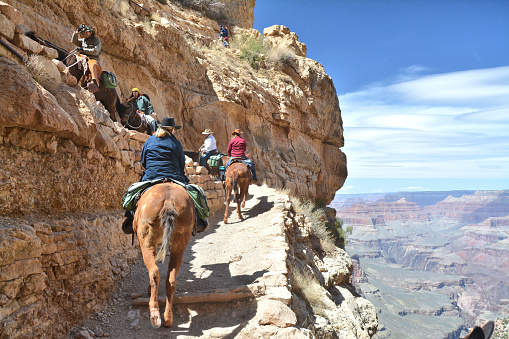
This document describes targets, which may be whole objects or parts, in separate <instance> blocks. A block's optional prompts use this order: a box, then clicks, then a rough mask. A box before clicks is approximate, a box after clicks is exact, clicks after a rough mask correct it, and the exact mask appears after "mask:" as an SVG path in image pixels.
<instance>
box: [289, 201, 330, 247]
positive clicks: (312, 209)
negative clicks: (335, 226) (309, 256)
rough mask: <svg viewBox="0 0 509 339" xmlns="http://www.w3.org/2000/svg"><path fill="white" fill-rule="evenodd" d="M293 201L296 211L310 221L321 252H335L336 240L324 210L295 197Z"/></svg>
mask: <svg viewBox="0 0 509 339" xmlns="http://www.w3.org/2000/svg"><path fill="white" fill-rule="evenodd" d="M291 200H292V203H293V206H294V209H295V211H296V212H297V213H299V214H302V215H304V216H306V217H308V218H309V219H310V221H311V230H312V235H314V236H315V237H316V238H318V240H319V241H320V247H321V248H320V250H323V251H325V252H326V253H331V252H334V250H335V248H336V245H335V240H334V238H333V237H332V235H331V234H330V232H329V230H328V229H327V225H326V220H327V219H326V217H325V213H324V212H323V210H321V209H319V208H316V206H315V204H313V203H312V202H311V201H306V202H301V201H300V200H299V199H297V198H293V197H292V199H291Z"/></svg>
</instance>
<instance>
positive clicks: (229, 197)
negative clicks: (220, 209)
mask: <svg viewBox="0 0 509 339" xmlns="http://www.w3.org/2000/svg"><path fill="white" fill-rule="evenodd" d="M231 195H232V188H231V183H229V184H228V183H227V184H226V194H225V199H226V202H225V205H226V206H225V208H224V220H223V222H224V223H225V224H227V223H228V212H229V211H228V209H229V208H230V199H231Z"/></svg>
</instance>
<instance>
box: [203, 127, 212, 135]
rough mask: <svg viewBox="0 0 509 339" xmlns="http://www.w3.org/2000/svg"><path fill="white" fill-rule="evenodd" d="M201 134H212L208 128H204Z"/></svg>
mask: <svg viewBox="0 0 509 339" xmlns="http://www.w3.org/2000/svg"><path fill="white" fill-rule="evenodd" d="M201 134H212V131H211V130H210V129H208V128H205V131H203V132H201Z"/></svg>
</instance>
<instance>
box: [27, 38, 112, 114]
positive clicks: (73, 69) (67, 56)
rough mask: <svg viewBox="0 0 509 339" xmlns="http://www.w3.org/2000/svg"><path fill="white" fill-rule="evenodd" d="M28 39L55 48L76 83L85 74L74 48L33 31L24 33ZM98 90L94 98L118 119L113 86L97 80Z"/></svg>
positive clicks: (59, 58)
mask: <svg viewBox="0 0 509 339" xmlns="http://www.w3.org/2000/svg"><path fill="white" fill-rule="evenodd" d="M25 35H26V36H28V37H29V38H30V39H32V40H34V41H37V42H38V43H40V44H41V45H44V46H47V47H51V48H54V49H56V50H57V52H58V58H57V59H58V60H60V61H62V62H63V63H64V64H65V65H66V66H67V68H68V69H69V73H70V74H71V75H72V76H74V77H75V78H76V80H77V81H78V83H80V80H82V78H83V76H84V75H85V74H84V72H83V67H82V65H81V64H80V62H77V61H78V59H77V57H76V55H75V54H74V53H75V51H76V50H74V51H72V52H69V51H67V50H65V49H63V48H61V47H59V46H57V45H55V44H54V43H52V42H51V41H48V40H45V39H43V38H41V37H40V36H37V35H36V34H35V33H34V32H33V31H29V32H27V33H26V34H25ZM99 82H100V84H98V85H99V91H97V92H95V93H94V96H95V100H96V101H99V102H100V103H102V104H103V106H104V108H106V110H107V111H108V113H110V118H111V120H113V121H118V120H119V119H117V117H118V116H117V114H116V103H117V100H118V95H117V92H116V91H115V89H113V88H107V87H106V86H105V85H104V83H103V82H102V81H99Z"/></svg>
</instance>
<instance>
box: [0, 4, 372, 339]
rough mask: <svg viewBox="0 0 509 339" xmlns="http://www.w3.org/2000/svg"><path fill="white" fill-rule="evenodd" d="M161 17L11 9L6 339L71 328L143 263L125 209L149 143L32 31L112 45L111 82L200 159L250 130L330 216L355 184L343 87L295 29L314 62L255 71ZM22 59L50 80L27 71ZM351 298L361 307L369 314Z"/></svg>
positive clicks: (277, 167) (268, 178) (262, 156)
mask: <svg viewBox="0 0 509 339" xmlns="http://www.w3.org/2000/svg"><path fill="white" fill-rule="evenodd" d="M224 3H225V4H227V5H228V6H226V7H225V8H229V12H228V15H230V16H231V17H230V18H231V20H234V22H237V23H238V25H239V26H240V27H250V25H251V24H252V20H253V16H252V10H253V6H254V1H251V0H246V1H240V0H238V1H226V0H225V1H224ZM232 3H233V4H235V6H229V5H230V4H232ZM146 5H147V6H144V7H145V8H149V9H150V10H151V14H150V15H147V13H146V11H142V10H137V12H135V11H134V9H133V7H131V6H129V5H128V3H127V2H126V1H120V0H104V1H98V0H92V1H85V0H82V1H72V2H69V1H61V0H44V1H32V0H19V1H16V0H6V2H1V1H0V12H1V13H2V14H0V34H1V36H2V41H3V42H5V43H6V45H7V47H5V46H4V45H1V46H0V75H1V77H2V80H3V82H2V91H1V92H0V102H1V103H2V104H3V105H2V106H3V107H4V108H5V109H4V110H2V111H1V112H0V157H1V159H2V167H1V168H0V216H2V220H1V221H0V223H1V230H2V232H1V234H0V242H1V243H2V245H3V246H2V261H1V262H0V307H1V308H0V310H1V324H0V331H1V333H2V336H7V337H23V336H26V335H27V334H28V332H27V331H30V334H31V335H39V334H41V335H42V334H43V333H47V331H48V329H50V328H51V329H53V330H54V333H60V332H62V331H64V330H66V329H67V327H68V326H70V324H72V323H75V322H76V321H78V319H79V318H80V316H82V315H84V314H86V313H89V312H91V311H92V310H93V309H94V308H95V307H96V306H97V305H98V304H100V303H101V302H102V300H103V299H104V298H106V297H107V295H108V291H110V290H111V289H112V288H113V285H114V281H115V279H118V278H121V277H122V276H123V275H124V274H125V260H130V259H132V258H134V257H135V256H136V255H137V252H136V250H135V248H132V247H127V242H126V241H121V240H120V239H125V237H124V236H123V235H122V234H121V233H120V229H119V227H120V222H121V217H120V213H121V212H122V211H121V209H120V207H121V204H120V198H121V197H122V195H123V193H124V192H125V189H126V188H127V187H128V186H129V185H130V184H131V183H132V182H136V181H138V179H139V176H140V174H141V171H142V167H141V164H140V162H139V160H140V152H141V149H142V146H143V143H144V141H145V140H146V139H147V137H148V136H146V135H142V134H139V133H136V132H132V131H127V130H126V129H124V128H123V126H121V125H120V124H119V123H118V122H113V121H112V120H111V119H110V115H109V114H108V112H107V111H106V110H105V109H104V107H102V105H100V104H98V103H96V101H95V98H94V96H93V95H92V94H91V93H89V92H88V91H86V90H83V89H81V88H80V87H79V86H75V84H76V82H75V79H74V78H72V77H70V74H69V73H68V72H67V71H66V70H65V69H64V68H62V64H61V63H59V62H57V61H56V60H52V59H54V58H55V57H57V55H58V53H56V51H55V50H53V49H51V48H47V47H46V46H42V45H39V44H38V43H36V42H34V41H33V40H30V39H28V38H27V37H26V36H25V35H24V34H23V33H26V32H27V31H29V30H33V31H35V32H36V34H37V35H38V36H41V37H43V38H44V39H47V40H49V41H51V42H52V43H54V44H56V45H58V46H61V47H63V48H65V49H67V50H72V49H73V48H74V46H73V45H72V44H71V43H70V37H71V35H72V32H73V30H74V29H75V28H76V27H77V26H79V25H80V24H82V23H86V24H89V25H92V26H93V28H94V29H95V30H96V32H97V35H98V37H99V38H100V39H101V41H102V46H103V53H102V55H101V65H102V67H103V69H105V70H108V71H113V72H114V73H115V74H116V75H117V79H118V82H119V86H118V87H117V93H118V94H119V95H120V94H125V95H128V94H129V93H130V89H131V88H132V87H138V88H140V89H141V91H142V92H143V93H146V94H148V95H149V96H150V98H151V101H152V104H153V105H154V108H155V111H156V112H157V113H158V114H159V116H160V117H163V116H172V117H174V118H175V119H176V120H177V122H178V123H179V124H182V125H183V129H182V130H180V131H179V132H177V133H178V134H177V137H178V138H179V139H180V140H181V141H182V144H183V145H184V148H185V149H187V150H197V149H198V147H199V146H200V145H201V143H202V142H203V136H202V135H201V132H202V131H203V130H204V129H205V128H210V129H212V130H213V131H214V135H215V136H216V139H217V141H218V145H219V150H220V151H223V152H224V151H225V148H226V145H227V143H228V141H229V138H230V132H231V131H232V130H233V129H235V128H240V129H242V130H243V131H244V136H245V138H246V139H247V141H248V145H249V146H248V147H249V149H248V152H250V153H251V155H250V157H251V158H252V159H253V160H254V161H255V162H256V163H257V169H258V171H259V173H260V177H261V178H262V181H263V182H265V183H266V184H269V185H270V186H273V187H276V188H288V189H289V190H290V191H291V192H292V194H295V195H298V196H300V197H303V198H307V199H311V200H315V201H317V200H318V201H322V202H325V203H327V202H330V201H331V200H332V198H333V196H334V193H335V192H336V191H337V190H338V189H339V188H340V187H341V186H342V185H343V183H344V180H345V179H346V157H345V155H344V154H343V153H342V152H341V151H340V150H339V148H340V147H342V146H343V131H342V122H341V115H340V109H339V103H338V99H337V94H336V91H335V89H334V85H333V83H332V80H331V79H330V77H329V76H328V75H327V74H326V73H325V72H324V70H323V67H322V66H321V65H320V64H319V63H317V62H315V61H313V60H310V59H306V58H305V45H303V44H301V43H297V42H296V36H295V35H294V34H291V33H290V32H289V31H288V30H287V29H284V28H282V29H281V32H279V33H278V34H274V35H278V36H280V37H283V39H285V38H284V36H285V35H289V36H290V40H292V39H293V40H292V41H293V42H294V44H293V46H294V47H295V46H298V48H299V49H300V50H301V52H296V53H295V54H296V56H294V57H292V58H290V59H288V62H285V63H284V64H280V63H277V62H276V63H274V64H271V63H270V62H267V63H264V64H263V65H262V69H261V70H258V71H254V70H252V69H250V68H247V67H246V65H245V64H244V63H243V62H242V61H239V59H238V57H237V52H236V51H235V50H234V49H232V50H228V51H226V50H218V49H217V46H215V45H213V41H214V39H215V38H216V37H217V35H218V31H217V29H218V24H219V23H218V22H215V21H213V20H211V19H208V18H205V17H202V16H200V15H199V14H192V13H191V12H188V11H186V10H182V9H181V8H180V7H177V6H174V5H172V4H169V5H162V4H160V3H159V2H157V1H148V4H146ZM246 8H247V10H245V9H246ZM137 13H138V14H137ZM233 32H235V33H234V34H238V35H239V36H241V35H242V34H246V35H253V36H257V35H259V32H256V31H253V30H251V29H244V30H243V29H240V28H238V29H235V30H234V31H233ZM273 32H274V31H273ZM288 48H292V46H290V45H289V47H288ZM303 50H304V54H302V51H303ZM299 53H300V54H299ZM301 55H302V56H301ZM22 58H23V59H30V60H31V62H32V61H33V60H35V61H33V63H32V64H34V63H35V64H36V65H37V67H36V68H27V67H26V66H25V64H24V62H21V61H20V59H22ZM271 65H272V66H271ZM73 80H74V81H73ZM186 171H187V173H188V174H189V176H190V178H191V179H192V180H193V181H192V182H196V183H198V184H200V185H201V186H202V187H203V188H204V189H205V190H206V191H207V195H208V198H209V204H210V206H211V208H212V210H213V211H214V210H216V211H217V210H219V209H220V208H222V199H223V195H222V194H224V193H223V191H222V190H221V188H220V183H218V182H216V181H215V180H214V178H212V177H209V176H208V175H207V174H204V173H203V169H202V168H200V167H199V166H196V164H194V163H193V162H188V163H187V167H186ZM331 279H332V278H331ZM334 279H335V278H334ZM334 279H333V280H334ZM338 293H339V292H338ZM352 298H353V297H352ZM352 298H349V299H348V304H349V305H350V306H349V307H352V309H353V308H354V305H358V306H359V307H360V309H367V308H368V305H364V304H362V301H361V300H357V299H355V298H353V299H352ZM361 304H362V305H361ZM345 305H346V304H345ZM62 308H65V310H66V311H65V312H60V311H61V310H62ZM69 308H72V309H73V312H69V311H68V309H69ZM57 313H58V314H64V316H63V317H61V318H57V317H56V314H57ZM346 317H349V316H346ZM366 321H367V323H364V325H362V326H360V327H358V326H356V325H352V326H353V327H355V329H354V331H357V332H359V333H360V332H363V331H364V332H365V334H366V335H368V334H369V335H371V334H373V333H374V331H375V330H376V326H375V325H374V321H372V320H369V321H368V320H366Z"/></svg>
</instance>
